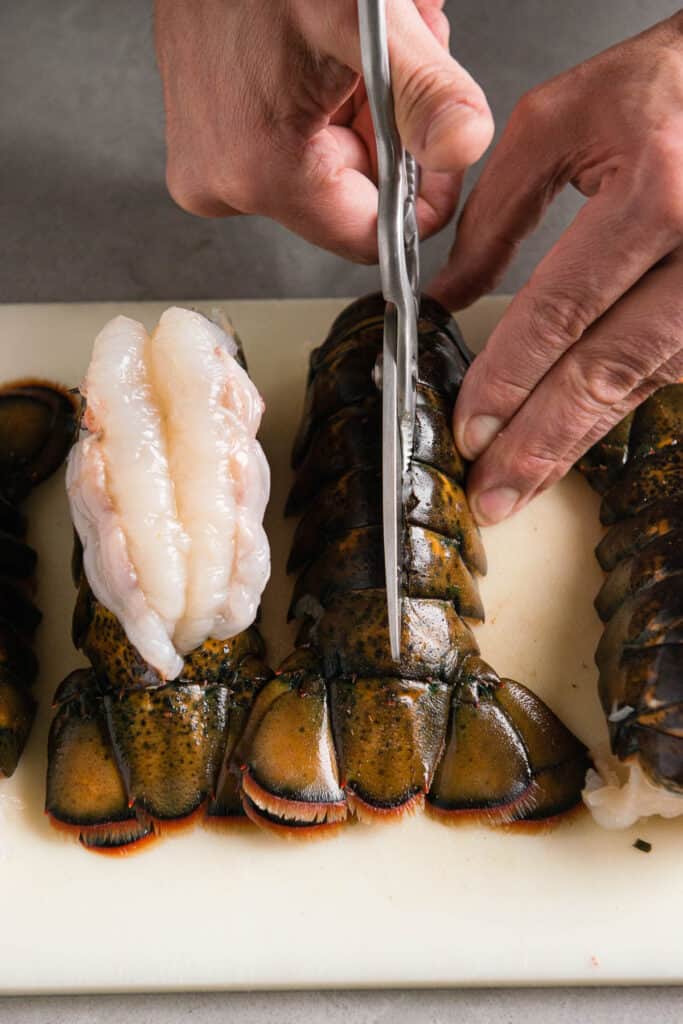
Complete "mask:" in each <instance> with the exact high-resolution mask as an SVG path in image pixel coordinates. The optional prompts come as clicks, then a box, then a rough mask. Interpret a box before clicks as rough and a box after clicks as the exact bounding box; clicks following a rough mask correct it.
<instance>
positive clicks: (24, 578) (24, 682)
mask: <svg viewBox="0 0 683 1024" xmlns="http://www.w3.org/2000/svg"><path fill="white" fill-rule="evenodd" d="M75 429H76V408H75V401H74V400H73V399H72V397H71V396H70V395H68V394H67V393H66V392H65V391H64V390H63V389H61V388H59V387H57V386H55V385H52V384H47V383H44V382H42V381H32V380H28V381H17V382H16V383H10V384H5V385H4V386H3V387H2V388H0V775H2V776H9V775H12V774H13V772H14V770H15V768H16V766H17V763H18V761H19V758H20V757H21V753H22V751H23V749H24V746H25V744H26V741H27V739H28V736H29V732H30V730H31V725H32V723H33V718H34V715H35V710H36V704H35V700H34V698H33V696H32V694H31V685H32V683H33V682H34V680H35V677H36V675H37V672H38V661H37V659H36V656H35V654H34V653H33V650H32V647H31V640H32V637H33V633H34V631H35V629H36V627H37V626H38V624H39V622H40V620H41V613H40V611H39V610H38V608H37V607H36V606H35V604H34V603H33V589H34V578H35V572H36V562H37V557H36V553H35V551H34V550H33V548H32V547H30V546H29V545H28V544H27V543H26V540H25V533H26V523H25V520H24V516H23V515H22V513H21V512H20V510H19V507H18V504H19V502H21V501H23V499H24V498H26V497H27V496H28V495H29V493H30V492H31V491H32V490H33V488H34V487H36V486H38V484H40V483H42V481H43V480H45V479H46V478H47V477H48V476H50V475H51V474H52V473H53V472H54V471H55V470H56V469H57V468H58V467H59V466H60V465H61V464H62V462H63V460H64V458H65V456H66V453H67V451H68V449H69V446H70V444H71V440H72V438H73V436H74V433H75Z"/></svg>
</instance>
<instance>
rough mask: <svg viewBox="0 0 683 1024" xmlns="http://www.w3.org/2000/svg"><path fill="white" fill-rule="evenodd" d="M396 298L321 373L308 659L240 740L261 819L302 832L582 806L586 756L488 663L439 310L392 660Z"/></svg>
mask: <svg viewBox="0 0 683 1024" xmlns="http://www.w3.org/2000/svg"><path fill="white" fill-rule="evenodd" d="M383 315H384V303H383V301H382V299H381V297H380V296H377V295H373V296H369V297H367V298H364V299H361V300H359V301H358V302H354V303H353V304H352V305H351V306H349V307H348V308H347V309H346V310H345V311H344V312H343V313H342V314H341V315H340V316H339V317H338V318H337V320H336V321H335V323H334V324H333V326H332V329H331V331H330V333H329V335H328V337H327V339H326V341H325V342H324V343H323V345H322V346H321V347H320V348H318V349H316V350H315V351H314V352H313V354H312V356H311V361H310V370H309V376H308V388H307V395H306V403H305V409H304V415H303V419H302V422H301V426H300V429H299V432H298V435H297V438H296V441H295V444H294V454H293V464H294V468H295V474H296V475H295V480H294V484H293V486H292V489H291V492H290V496H289V500H288V503H287V511H288V513H290V514H299V515H300V516H301V518H300V520H299V524H298V527H297V529H296V534H295V538H294V543H293V547H292V551H291V554H290V559H289V569H290V570H291V571H297V573H298V576H297V580H296V583H295V586H294V592H293V597H292V602H291V607H290V616H291V617H295V618H297V619H298V620H300V623H301V628H300V632H299V639H298V646H297V650H296V651H295V652H294V654H292V656H291V657H290V658H288V659H287V661H285V663H284V664H283V665H282V666H281V668H280V671H279V673H278V674H277V676H276V677H275V678H274V679H273V680H272V681H271V682H269V683H267V684H266V685H265V687H264V688H263V690H262V691H261V693H260V694H259V696H258V698H257V700H256V704H255V707H254V711H253V712H252V715H251V718H250V721H249V724H248V726H247V730H246V732H245V735H244V737H243V738H242V740H241V741H240V743H239V744H238V748H237V763H238V764H239V766H240V768H241V772H242V788H243V799H244V804H245V809H246V811H247V813H248V814H249V816H250V817H251V818H252V819H253V820H254V821H256V822H257V823H259V824H261V825H262V826H265V827H270V828H273V829H277V830H280V831H284V832H288V833H297V832H299V833H301V832H309V831H311V830H315V829H320V828H322V827H328V828H329V827H335V826H337V825H338V824H339V823H340V822H341V821H343V820H344V818H345V817H346V816H347V815H348V814H349V812H351V811H353V812H355V813H356V814H357V815H358V816H360V817H373V818H376V817H382V816H392V815H398V814H400V813H402V812H404V811H406V810H407V809H410V808H414V807H416V806H418V805H422V804H424V803H425V801H426V803H427V806H428V808H430V809H431V810H432V811H433V812H434V813H436V814H439V815H443V816H447V817H450V818H454V819H457V818H458V817H459V816H467V815H476V816H480V817H483V818H484V819H486V820H488V821H490V822H492V823H495V822H510V821H513V820H517V819H543V818H548V817H552V816H555V815H558V814H560V813H561V812H563V811H566V810H568V809H569V808H571V807H573V806H574V805H575V804H576V803H577V802H578V801H579V799H580V791H581V787H582V784H583V779H584V775H585V771H586V767H587V761H586V754H585V751H584V748H583V747H582V746H581V744H579V743H578V741H577V740H575V739H574V737H573V736H572V735H571V734H570V733H569V732H568V731H567V730H566V729H565V728H564V726H563V725H562V724H561V723H560V722H559V721H558V719H557V718H556V717H555V716H554V715H553V714H552V712H550V711H549V710H548V708H547V707H545V705H544V704H543V703H542V702H541V701H540V700H539V699H538V698H537V697H535V696H534V695H533V694H532V693H530V692H529V691H528V690H527V689H525V688H524V687H523V686H521V685H520V684H518V683H514V682H512V681H510V680H501V679H500V678H499V677H498V676H497V675H496V673H495V672H494V671H493V670H492V669H491V668H490V667H489V666H488V665H486V664H485V663H484V662H483V661H482V660H481V658H480V657H479V651H478V647H477V642H476V640H475V637H474V634H473V632H472V630H471V628H470V624H471V623H475V622H477V621H481V620H482V619H483V615H484V613H483V609H482V606H481V601H480V598H479V593H478V588H477V583H476V576H477V574H480V573H483V572H485V569H486V559H485V555H484V550H483V547H482V543H481V538H480V536H479V532H478V530H477V527H476V525H475V523H474V520H473V518H472V516H471V513H470V510H469V507H468V504H467V499H466V497H465V491H464V483H465V474H466V467H465V464H464V463H463V460H462V459H461V457H460V456H459V454H458V452H457V450H456V448H455V446H454V443H453V439H452V434H451V426H450V421H451V412H452V408H453V404H454V402H455V398H456V396H457V393H458V389H459V387H460V384H461V382H462V379H463V376H464V373H465V371H466V368H467V367H466V363H465V361H464V360H463V358H462V356H461V355H460V352H459V349H458V346H457V344H456V338H457V337H458V328H457V326H456V324H455V322H454V321H453V319H452V318H451V317H450V316H449V315H448V313H447V312H446V311H445V310H444V309H443V308H442V307H441V306H439V305H438V304H437V303H435V302H434V301H432V300H430V299H428V298H424V299H423V300H422V304H421V310H420V321H419V373H418V390H417V423H416V440H415V448H414V453H413V458H412V461H411V465H410V471H409V482H408V484H407V487H406V491H405V494H404V501H403V520H404V527H403V581H402V583H403V592H404V594H405V595H406V596H405V599H404V601H403V619H402V642H401V661H400V665H398V666H397V665H396V664H394V662H393V661H392V659H391V657H390V652H389V641H388V634H387V613H386V595H385V591H384V563H383V544H382V526H381V499H380V472H381V400H380V393H379V390H378V387H377V384H376V382H375V366H376V363H377V357H378V354H379V352H380V350H381V344H382V332H383Z"/></svg>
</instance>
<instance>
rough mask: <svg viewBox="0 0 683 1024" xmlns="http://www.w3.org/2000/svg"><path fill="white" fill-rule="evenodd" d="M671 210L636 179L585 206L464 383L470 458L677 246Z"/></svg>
mask: <svg viewBox="0 0 683 1024" xmlns="http://www.w3.org/2000/svg"><path fill="white" fill-rule="evenodd" d="M667 203H668V200H667V199H666V198H665V197H663V196H662V194H661V191H660V190H656V189H646V188H644V187H643V185H642V183H640V182H635V183H634V182H633V181H632V180H630V179H629V180H628V181H626V182H624V183H623V185H622V184H621V183H616V182H615V183H614V184H613V186H612V187H611V188H608V189H604V190H602V191H600V192H599V193H598V194H597V195H596V196H594V197H593V198H592V199H590V200H589V201H588V202H587V203H586V205H585V206H584V207H583V209H582V210H581V211H580V213H579V214H578V216H577V217H576V218H575V220H574V222H573V224H572V225H571V226H570V228H569V229H568V230H567V232H566V233H565V234H564V235H563V236H562V238H561V239H560V240H559V242H557V244H556V245H555V246H553V248H552V249H551V250H550V252H549V253H548V255H547V256H546V257H545V258H544V259H543V260H542V261H541V263H540V264H539V266H538V268H537V269H536V271H535V273H534V274H533V275H532V277H531V279H530V280H529V282H528V284H527V285H525V287H524V288H523V289H522V290H521V291H520V292H519V293H518V294H517V295H516V296H515V298H514V299H513V301H512V303H511V304H510V306H509V307H508V309H507V311H506V312H505V314H504V316H503V318H502V320H501V321H500V323H499V324H498V326H497V327H496V329H495V330H494V331H493V333H492V335H491V337H490V338H489V340H488V342H487V344H486V347H485V349H484V350H483V352H482V353H481V354H480V355H479V356H478V357H477V359H476V360H475V361H474V363H473V365H472V368H471V370H470V372H469V373H468V374H467V376H466V378H465V381H464V383H463V386H462V388H461V389H460V394H459V396H458V402H457V405H456V409H455V421H454V428H455V437H456V441H457V443H458V445H459V447H460V449H461V451H462V452H463V454H465V455H466V456H467V457H468V458H476V457H477V456H478V455H479V454H481V452H482V451H483V450H484V449H485V448H486V447H487V446H488V444H489V443H490V442H491V441H492V440H493V438H494V437H495V435H496V434H497V433H498V432H499V431H500V430H501V429H502V428H503V426H504V425H505V424H506V423H507V422H508V421H509V420H510V419H511V418H512V416H513V415H514V414H515V413H516V412H517V410H518V409H519V408H520V407H521V406H522V405H523V404H524V402H525V401H526V399H527V398H528V396H529V394H530V393H531V391H533V389H534V388H535V387H536V385H537V384H538V383H539V381H540V380H541V379H542V378H543V377H544V376H545V374H546V373H547V372H548V371H549V370H550V368H551V367H552V366H553V365H554V363H556V362H557V360H558V359H560V358H561V356H562V355H563V354H564V353H565V352H566V351H567V350H568V349H569V348H571V346H572V345H573V344H574V343H575V342H576V341H578V339H579V338H580V337H581V335H582V334H583V333H584V331H585V330H586V329H587V328H588V327H589V326H590V325H591V324H592V323H593V322H595V321H596V320H598V319H599V318H600V317H601V316H602V315H603V314H604V313H605V312H606V311H607V310H608V309H609V308H610V307H611V306H612V305H613V304H614V303H615V302H616V301H617V300H618V299H619V298H620V297H621V296H622V295H623V294H624V293H625V292H627V291H628V290H629V289H630V288H631V287H632V286H633V285H634V284H635V283H636V282H637V281H638V280H639V279H640V278H641V277H642V276H643V274H644V273H645V272H646V271H647V270H649V269H650V268H651V267H652V266H653V265H654V264H655V263H657V262H658V261H659V260H660V259H662V258H663V257H664V256H666V255H667V254H668V253H670V252H671V251H672V250H673V249H674V248H675V246H676V244H677V241H678V238H679V235H680V226H679V224H678V223H677V221H676V219H675V218H672V217H671V212H670V209H669V207H668V206H667ZM482 416H483V417H484V419H483V420H481V419H479V417H482Z"/></svg>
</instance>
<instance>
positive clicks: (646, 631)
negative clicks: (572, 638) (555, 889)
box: [579, 384, 683, 824]
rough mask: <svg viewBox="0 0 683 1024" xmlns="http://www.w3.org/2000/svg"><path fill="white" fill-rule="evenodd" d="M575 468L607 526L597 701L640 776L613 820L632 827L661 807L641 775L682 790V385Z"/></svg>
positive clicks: (623, 756)
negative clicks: (639, 788) (625, 810)
mask: <svg viewBox="0 0 683 1024" xmlns="http://www.w3.org/2000/svg"><path fill="white" fill-rule="evenodd" d="M579 469H581V470H582V471H583V472H584V473H585V474H586V475H587V477H588V478H589V480H590V482H591V483H592V485H593V486H594V487H595V488H596V489H597V490H599V491H600V492H601V493H602V495H603V498H602V507H601V513H600V514H601V519H602V522H603V523H604V524H605V525H606V526H608V531H607V533H606V535H605V537H604V538H603V540H602V541H601V543H600V545H599V546H598V548H597V551H596V554H597V558H598V560H599V562H600V565H601V566H602V568H603V569H604V570H605V571H606V572H607V573H608V576H607V578H606V580H605V583H604V585H603V587H602V589H601V591H600V593H599V594H598V596H597V598H596V602H595V605H596V609H597V611H598V614H599V615H600V618H601V619H602V620H603V622H604V623H605V631H604V633H603V635H602V639H601V641H600V644H599V646H598V649H597V652H596V656H595V660H596V662H597V665H598V668H599V671H600V680H599V691H600V699H601V702H602V706H603V708H604V710H605V714H606V715H607V717H608V724H609V731H610V740H611V746H612V750H613V753H614V754H615V755H616V757H617V758H618V759H619V760H620V761H621V762H626V763H627V764H629V765H630V766H636V765H637V766H638V768H639V769H640V770H642V773H644V776H645V780H644V782H645V785H644V787H643V793H642V798H643V799H642V800H641V799H640V797H639V798H638V799H635V798H634V800H633V802H632V810H631V811H630V812H629V814H627V815H626V817H627V818H629V820H626V818H624V817H622V816H621V814H618V815H617V816H616V817H615V818H614V822H613V823H614V824H630V822H631V821H632V820H634V818H637V817H638V816H640V814H647V813H656V812H659V813H666V812H665V811H663V810H660V808H659V803H658V799H657V796H656V794H654V793H653V792H651V791H650V790H651V787H649V786H648V785H647V783H648V782H649V783H653V784H654V786H655V787H659V788H660V789H661V790H664V791H665V792H666V793H667V794H681V795H683V575H682V573H683V384H673V385H670V386H669V387H665V388H662V389H661V390H660V391H658V392H656V393H655V394H654V395H652V396H651V397H650V398H648V399H647V400H646V401H645V402H644V403H643V404H642V405H641V406H640V407H639V408H638V409H637V410H636V411H635V413H633V414H631V415H630V416H629V417H627V418H626V419H625V420H624V421H623V422H622V423H620V424H619V425H618V427H616V428H615V429H614V430H612V431H611V432H610V433H609V434H608V435H607V436H606V437H605V438H604V439H603V440H602V441H601V442H599V443H598V444H597V445H595V447H594V448H593V449H591V451H590V452H589V453H588V454H587V456H586V457H585V458H584V459H583V460H582V461H581V462H580V463H579ZM638 774H639V773H637V775H638ZM638 782H639V783H640V778H638ZM633 785H634V784H633V783H632V786H633ZM597 796H598V794H597V792H596V793H595V794H593V796H592V797H591V796H590V794H589V796H588V802H589V804H592V803H594V802H595V800H596V798H597ZM648 799H649V800H650V801H651V802H650V803H648ZM604 800H605V796H604V795H603V796H601V797H600V798H598V803H601V802H603V801H604ZM668 808H669V811H668V813H674V809H675V804H674V805H672V804H671V802H669V803H668ZM676 812H677V813H683V800H682V801H681V803H680V805H679V807H678V809H677V811H676ZM598 814H599V812H598ZM603 817H604V818H605V821H604V823H608V824H609V823H610V822H609V821H608V820H607V818H606V817H605V816H604V815H603Z"/></svg>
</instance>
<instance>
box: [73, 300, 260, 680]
mask: <svg viewBox="0 0 683 1024" xmlns="http://www.w3.org/2000/svg"><path fill="white" fill-rule="evenodd" d="M236 353H237V344H236V342H235V339H234V337H233V335H232V333H231V329H230V327H229V324H228V323H227V321H225V320H223V321H222V323H221V324H220V325H219V324H217V323H214V322H213V321H211V320H208V319H207V318H206V317H204V316H202V315H201V314H199V313H196V312H194V311H191V310H187V309H180V308H176V307H173V308H171V309H168V310H166V312H165V313H164V314H163V315H162V317H161V319H160V321H159V324H158V326H157V327H156V329H155V330H154V331H153V332H152V334H151V335H149V334H148V333H147V332H146V330H145V328H144V327H143V326H142V325H141V324H139V323H137V322H136V321H134V320H130V319H128V318H127V317H122V316H119V317H116V318H115V319H114V320H112V321H110V322H109V323H108V324H107V325H106V326H105V327H104V329H103V330H102V331H101V332H100V334H99V335H98V337H97V339H96V340H95V345H94V349H93V354H92V359H91V362H90V366H89V368H88V372H87V375H86V378H85V381H84V384H83V386H82V391H83V394H84V395H85V397H86V399H87V411H86V414H85V417H84V426H85V427H86V431H87V432H86V433H85V434H84V436H83V437H82V438H81V440H80V441H79V442H78V444H77V445H76V446H75V447H74V449H73V450H72V453H71V456H70V459H69V466H68V472H67V490H68V496H69V502H70V505H71V513H72V517H73V521H74V524H75V526H76V530H77V532H78V535H79V537H80V539H81V542H82V544H83V552H84V554H83V557H84V566H85V572H86V576H87V578H88V582H89V584H90V586H91V588H92V591H93V593H94V594H95V597H96V598H97V599H98V600H99V601H100V602H101V603H102V604H103V605H105V606H106V607H107V608H108V609H109V610H110V611H111V612H113V614H114V615H116V617H117V618H118V619H119V621H120V623H121V625H122V626H123V628H124V630H125V631H126V635H127V636H128V639H129V640H130V642H131V643H132V644H133V645H134V646H135V647H136V648H137V649H138V651H139V652H140V654H141V655H142V656H143V658H145V660H146V661H148V662H149V664H150V665H152V666H153V667H154V668H155V669H157V671H158V672H159V673H160V674H161V675H162V676H163V677H164V678H166V679H175V678H176V677H177V676H178V675H179V674H180V671H181V669H182V664H183V655H185V654H187V653H188V652H189V651H191V650H194V648H195V647H197V646H199V644H201V643H203V642H204V640H206V639H207V638H209V637H213V638H216V639H221V640H222V639H227V638H228V637H231V636H234V635H236V634H237V633H239V632H240V631H241V630H243V629H246V628H247V627H248V626H249V625H251V623H252V622H253V621H254V618H255V616H256V612H257V610H258V605H259V601H260V598H261V594H262V592H263V589H264V587H265V585H266V582H267V580H268V576H269V573H270V552H269V548H268V541H267V538H266V535H265V532H264V529H263V525H262V521H263V515H264V512H265V507H266V504H267V501H268V496H269V491H270V474H269V468H268V464H267V462H266V459H265V456H264V454H263V451H262V449H261V446H260V444H259V443H258V441H257V440H256V433H257V431H258V428H259V424H260V421H261V415H262V413H263V401H262V399H261V396H260V395H259V393H258V391H257V390H256V388H255V386H254V384H253V383H252V381H251V380H250V378H249V376H248V375H247V373H246V372H245V371H244V370H243V369H242V367H241V366H240V364H239V363H238V362H237V360H236V359H235V354H236Z"/></svg>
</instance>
